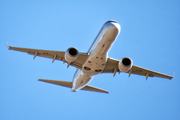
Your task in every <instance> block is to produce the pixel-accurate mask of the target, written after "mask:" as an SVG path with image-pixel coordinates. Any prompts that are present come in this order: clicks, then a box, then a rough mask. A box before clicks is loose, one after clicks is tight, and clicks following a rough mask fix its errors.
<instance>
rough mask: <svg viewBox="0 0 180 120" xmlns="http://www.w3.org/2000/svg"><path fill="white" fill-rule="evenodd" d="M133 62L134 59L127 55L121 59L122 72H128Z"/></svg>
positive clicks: (120, 68)
mask: <svg viewBox="0 0 180 120" xmlns="http://www.w3.org/2000/svg"><path fill="white" fill-rule="evenodd" d="M132 64H133V62H132V60H131V59H130V58H128V57H125V58H122V59H121V60H120V61H119V64H118V67H119V70H120V71H121V72H127V71H128V70H130V69H131V67H132Z"/></svg>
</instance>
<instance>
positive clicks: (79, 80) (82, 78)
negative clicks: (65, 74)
mask: <svg viewBox="0 0 180 120" xmlns="http://www.w3.org/2000/svg"><path fill="white" fill-rule="evenodd" d="M91 79H92V76H90V75H87V74H83V72H82V70H78V72H77V73H76V75H75V76H74V79H73V87H72V91H77V90H79V89H81V88H83V87H84V86H86V85H87V84H88V83H89V82H90V81H91Z"/></svg>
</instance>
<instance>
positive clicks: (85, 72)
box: [8, 20, 173, 93]
mask: <svg viewBox="0 0 180 120" xmlns="http://www.w3.org/2000/svg"><path fill="white" fill-rule="evenodd" d="M120 31H121V27H120V25H119V23H118V22H116V21H113V20H110V21H107V22H106V23H104V25H103V26H102V28H101V30H100V32H99V34H98V35H97V37H96V38H95V40H94V42H93V44H92V45H91V47H90V48H89V50H88V51H87V53H81V52H79V51H78V50H77V49H76V48H74V47H70V48H68V49H67V50H66V51H50V50H40V49H29V48H19V47H12V46H8V49H9V50H16V51H20V52H26V53H28V54H30V55H34V57H33V59H35V58H36V56H40V57H46V58H50V59H52V62H54V61H55V60H60V61H63V62H64V63H67V67H69V66H74V67H76V68H77V70H76V72H75V74H74V77H73V81H72V82H68V81H58V80H48V79H39V81H43V82H47V83H52V84H56V85H60V86H64V87H69V88H71V89H72V91H73V92H75V91H78V90H87V91H94V92H101V93H109V92H108V91H106V90H102V89H99V88H95V87H92V86H89V85H88V84H89V83H90V81H91V80H92V78H93V77H94V76H95V75H98V74H100V73H112V74H113V76H115V74H116V73H117V72H118V73H120V72H125V73H128V74H129V76H130V75H131V74H137V75H142V76H145V77H146V80H147V79H148V77H161V78H166V79H170V80H171V79H172V78H173V76H169V75H165V74H161V73H158V72H154V71H151V70H148V69H144V68H141V67H138V66H136V65H133V62H132V60H131V59H130V58H128V57H124V58H122V59H121V60H116V59H113V58H110V57H108V52H109V50H110V48H111V47H112V45H113V43H114V42H115V40H116V38H117V36H118V35H119V33H120Z"/></svg>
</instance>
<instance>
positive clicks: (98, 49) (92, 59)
mask: <svg viewBox="0 0 180 120" xmlns="http://www.w3.org/2000/svg"><path fill="white" fill-rule="evenodd" d="M119 32H120V25H119V24H118V23H117V22H115V21H108V22H106V23H105V24H104V25H103V27H102V28H101V30H100V32H99V34H98V35H97V37H96V39H95V40H94V43H93V44H92V46H91V47H90V49H89V50H88V53H90V55H89V57H88V59H87V60H86V62H85V63H84V65H83V66H82V69H78V70H77V71H76V73H75V75H74V78H73V87H72V91H77V90H79V89H81V88H83V87H84V86H86V85H87V84H88V83H89V82H90V81H91V80H92V78H93V76H94V75H97V74H99V73H101V72H102V71H103V69H104V67H105V65H106V62H107V57H108V51H109V50H110V48H111V46H112V45H113V43H114V41H115V39H116V37H117V36H118V34H119Z"/></svg>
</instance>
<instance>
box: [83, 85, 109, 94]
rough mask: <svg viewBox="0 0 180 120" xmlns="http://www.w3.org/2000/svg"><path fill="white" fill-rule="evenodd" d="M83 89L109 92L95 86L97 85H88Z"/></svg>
mask: <svg viewBox="0 0 180 120" xmlns="http://www.w3.org/2000/svg"><path fill="white" fill-rule="evenodd" d="M81 90H87V91H94V92H101V93H109V92H108V91H105V90H102V89H99V88H95V87H92V86H89V85H86V86H85V87H83V88H82V89H81Z"/></svg>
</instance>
